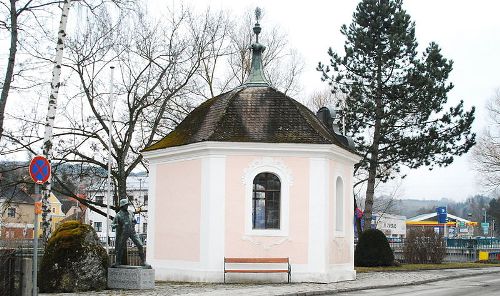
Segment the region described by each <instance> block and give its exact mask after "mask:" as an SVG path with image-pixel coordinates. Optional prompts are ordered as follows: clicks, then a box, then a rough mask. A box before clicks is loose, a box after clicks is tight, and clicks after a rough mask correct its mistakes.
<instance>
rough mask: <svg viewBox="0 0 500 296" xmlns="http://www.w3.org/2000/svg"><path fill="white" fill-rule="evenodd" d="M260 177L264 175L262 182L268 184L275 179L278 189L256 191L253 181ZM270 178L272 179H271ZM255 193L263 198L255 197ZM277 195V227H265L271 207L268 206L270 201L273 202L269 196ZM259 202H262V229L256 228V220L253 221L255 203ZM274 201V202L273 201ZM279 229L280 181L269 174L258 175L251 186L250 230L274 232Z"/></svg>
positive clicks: (275, 176) (255, 208) (255, 209)
mask: <svg viewBox="0 0 500 296" xmlns="http://www.w3.org/2000/svg"><path fill="white" fill-rule="evenodd" d="M260 175H264V177H263V178H264V180H265V182H266V183H267V182H269V181H270V180H271V179H274V178H276V179H277V181H278V182H279V189H271V188H264V189H256V187H255V185H256V183H255V181H256V180H257V178H259V176H260ZM271 176H272V177H271ZM256 193H263V195H264V197H263V198H260V197H256V195H257V194H256ZM276 193H277V194H278V198H277V201H278V204H277V206H276V205H275V206H276V207H277V209H278V213H279V214H278V222H277V224H278V225H277V226H278V227H271V226H270V225H269V226H268V225H267V222H268V219H267V218H268V217H267V215H268V213H269V210H270V208H271V207H272V206H271V205H270V203H271V201H273V200H274V198H270V196H273V195H275V194H276ZM260 200H264V227H263V228H256V227H255V226H256V223H255V222H256V220H255V218H256V217H255V216H256V214H257V212H256V211H257V202H258V201H260ZM274 201H275V200H274ZM268 204H269V205H268ZM280 228H281V180H280V179H279V177H278V176H277V175H275V174H273V173H269V172H262V173H259V174H257V175H256V176H255V178H254V180H253V186H252V230H268V229H272V230H276V229H278V230H279V229H280Z"/></svg>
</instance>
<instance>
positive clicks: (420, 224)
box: [406, 212, 478, 238]
mask: <svg viewBox="0 0 500 296" xmlns="http://www.w3.org/2000/svg"><path fill="white" fill-rule="evenodd" d="M477 226H478V222H473V221H470V220H467V219H464V218H460V217H457V216H455V215H452V214H449V213H448V214H447V218H446V222H445V223H440V221H438V213H437V212H434V213H429V214H422V215H418V216H416V217H413V218H410V219H408V220H407V221H406V228H407V230H408V231H409V230H411V229H415V228H429V227H430V228H432V229H434V231H436V232H438V233H441V234H443V235H444V236H445V237H448V238H470V237H472V236H473V235H474V227H477Z"/></svg>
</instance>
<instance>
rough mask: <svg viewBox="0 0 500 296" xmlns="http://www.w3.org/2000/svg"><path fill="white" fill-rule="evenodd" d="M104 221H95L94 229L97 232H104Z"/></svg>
mask: <svg viewBox="0 0 500 296" xmlns="http://www.w3.org/2000/svg"><path fill="white" fill-rule="evenodd" d="M102 224H103V223H102V222H101V221H95V222H94V229H95V232H102Z"/></svg>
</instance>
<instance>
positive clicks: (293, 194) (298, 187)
mask: <svg viewBox="0 0 500 296" xmlns="http://www.w3.org/2000/svg"><path fill="white" fill-rule="evenodd" d="M259 159H262V157H256V156H228V157H227V159H226V205H225V211H226V214H225V221H226V223H225V224H226V226H225V227H226V234H225V254H224V255H225V256H226V257H290V261H291V263H294V264H306V263H307V259H308V235H309V233H308V231H309V230H308V229H309V228H308V227H309V217H308V213H309V158H305V157H274V158H273V159H275V160H277V161H281V162H283V164H284V165H285V166H286V167H287V168H288V169H289V171H290V172H291V175H292V178H293V183H292V185H291V186H290V197H289V202H290V209H289V235H288V236H286V237H282V236H275V237H270V236H254V235H246V234H245V218H246V217H245V196H246V195H245V185H244V184H243V181H242V178H243V175H244V172H245V169H247V168H248V167H249V166H250V165H251V164H252V163H253V162H254V161H256V160H259Z"/></svg>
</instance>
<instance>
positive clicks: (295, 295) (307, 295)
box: [279, 270, 500, 296]
mask: <svg viewBox="0 0 500 296" xmlns="http://www.w3.org/2000/svg"><path fill="white" fill-rule="evenodd" d="M486 273H488V274H490V273H500V270H488V271H486V270H485V271H484V272H481V273H472V274H471V273H469V274H458V275H451V276H445V277H441V278H437V279H429V280H421V281H416V282H412V283H401V284H388V285H376V286H375V285H372V286H364V287H353V288H340V289H330V290H320V291H310V292H294V293H286V294H279V296H312V295H327V294H336V293H345V292H355V291H361V290H371V289H384V288H395V287H401V286H416V285H423V284H428V283H434V282H439V281H442V280H449V279H457V278H462V277H473V276H480V275H484V274H486Z"/></svg>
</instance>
